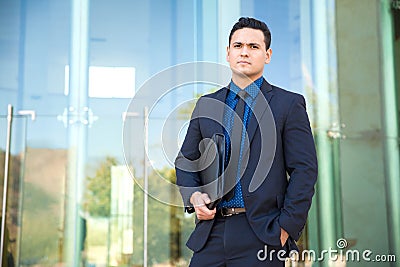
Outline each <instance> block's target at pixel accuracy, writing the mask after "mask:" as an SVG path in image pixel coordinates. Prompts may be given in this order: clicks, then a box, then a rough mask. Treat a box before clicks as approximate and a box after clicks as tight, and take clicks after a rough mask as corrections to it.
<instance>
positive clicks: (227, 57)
mask: <svg viewBox="0 0 400 267" xmlns="http://www.w3.org/2000/svg"><path fill="white" fill-rule="evenodd" d="M226 61H228V62H229V46H227V47H226Z"/></svg>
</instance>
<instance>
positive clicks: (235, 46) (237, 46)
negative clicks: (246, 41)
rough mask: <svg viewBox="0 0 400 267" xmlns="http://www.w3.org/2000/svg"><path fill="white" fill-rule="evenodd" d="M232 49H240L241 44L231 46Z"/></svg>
mask: <svg viewBox="0 0 400 267" xmlns="http://www.w3.org/2000/svg"><path fill="white" fill-rule="evenodd" d="M233 47H234V48H241V47H242V44H233Z"/></svg>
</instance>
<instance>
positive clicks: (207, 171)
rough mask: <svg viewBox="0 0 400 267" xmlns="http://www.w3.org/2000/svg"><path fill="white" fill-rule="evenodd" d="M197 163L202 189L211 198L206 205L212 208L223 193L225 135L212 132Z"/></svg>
mask: <svg viewBox="0 0 400 267" xmlns="http://www.w3.org/2000/svg"><path fill="white" fill-rule="evenodd" d="M199 165H200V166H199V169H200V178H201V182H202V185H203V188H202V189H203V190H202V191H203V192H204V193H207V194H208V196H209V197H210V199H211V203H210V204H207V207H208V208H209V209H214V208H215V207H216V206H217V205H218V203H219V202H220V201H221V198H222V197H223V195H224V192H223V187H224V167H225V166H224V165H225V136H224V135H223V134H214V135H213V136H212V137H211V140H208V142H207V143H206V144H205V149H204V152H203V153H202V156H201V158H200V161H199Z"/></svg>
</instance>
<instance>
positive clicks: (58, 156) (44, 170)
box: [25, 148, 68, 196]
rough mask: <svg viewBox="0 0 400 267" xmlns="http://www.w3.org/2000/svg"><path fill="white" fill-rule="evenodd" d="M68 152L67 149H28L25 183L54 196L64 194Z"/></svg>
mask: <svg viewBox="0 0 400 267" xmlns="http://www.w3.org/2000/svg"><path fill="white" fill-rule="evenodd" d="M67 156H68V151H67V150H65V149H48V148H27V151H26V160H25V182H26V183H27V182H28V183H32V184H34V185H36V186H38V187H40V188H41V189H42V190H44V191H46V192H47V193H50V194H51V195H53V196H60V193H62V192H63V187H64V181H65V176H66V170H67Z"/></svg>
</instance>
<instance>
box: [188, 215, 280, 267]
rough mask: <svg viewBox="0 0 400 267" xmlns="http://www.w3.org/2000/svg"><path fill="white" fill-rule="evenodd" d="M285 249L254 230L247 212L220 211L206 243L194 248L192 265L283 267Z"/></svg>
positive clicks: (210, 266)
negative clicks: (231, 212) (226, 215)
mask: <svg viewBox="0 0 400 267" xmlns="http://www.w3.org/2000/svg"><path fill="white" fill-rule="evenodd" d="M200 223H201V222H200ZM286 251H287V250H286V249H284V248H282V247H273V246H269V245H267V244H264V243H263V242H262V241H261V240H260V239H259V238H258V237H257V236H256V235H255V233H254V232H253V230H252V228H251V226H250V225H249V223H248V220H247V217H246V214H245V213H241V214H237V215H233V216H230V217H222V216H221V215H218V212H217V215H216V218H215V221H214V225H213V228H212V230H211V233H210V236H209V237H208V240H207V242H206V244H205V246H204V247H203V248H202V249H201V250H200V251H198V252H194V254H193V256H192V259H191V262H190V265H189V266H190V267H205V266H207V267H244V266H249V267H250V266H251V267H258V266H271V267H283V266H285V255H287V254H285V253H286Z"/></svg>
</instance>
